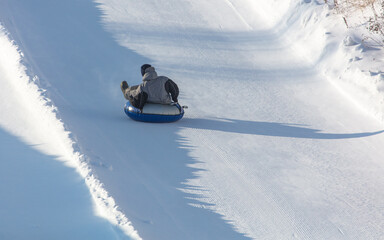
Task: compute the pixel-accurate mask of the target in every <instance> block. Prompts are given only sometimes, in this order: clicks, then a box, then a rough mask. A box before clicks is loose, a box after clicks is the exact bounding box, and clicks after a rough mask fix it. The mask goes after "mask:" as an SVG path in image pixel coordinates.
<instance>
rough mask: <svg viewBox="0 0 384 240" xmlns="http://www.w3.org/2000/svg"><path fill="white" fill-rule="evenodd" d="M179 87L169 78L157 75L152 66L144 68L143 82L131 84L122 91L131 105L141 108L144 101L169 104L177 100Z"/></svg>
mask: <svg viewBox="0 0 384 240" xmlns="http://www.w3.org/2000/svg"><path fill="white" fill-rule="evenodd" d="M178 96H179V88H178V86H177V84H176V83H174V82H173V81H172V80H171V79H169V78H167V77H163V76H160V77H159V76H157V73H156V71H155V68H154V67H149V68H147V69H146V70H145V74H144V76H143V83H141V84H140V85H135V86H131V87H129V88H128V89H126V90H125V92H124V97H125V98H126V99H128V100H129V101H130V102H131V104H132V106H134V107H136V108H140V109H142V108H143V106H144V105H145V103H147V102H150V103H160V104H170V103H172V101H174V102H177V101H178V99H177V98H178Z"/></svg>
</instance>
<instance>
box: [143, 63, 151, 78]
mask: <svg viewBox="0 0 384 240" xmlns="http://www.w3.org/2000/svg"><path fill="white" fill-rule="evenodd" d="M149 67H152V66H151V65H150V64H144V65H143V66H141V76H144V74H145V70H146V69H147V68H149Z"/></svg>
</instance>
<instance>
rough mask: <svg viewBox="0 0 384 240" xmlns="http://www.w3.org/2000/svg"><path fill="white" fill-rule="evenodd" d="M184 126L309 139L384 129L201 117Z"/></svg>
mask: <svg viewBox="0 0 384 240" xmlns="http://www.w3.org/2000/svg"><path fill="white" fill-rule="evenodd" d="M181 126H182V127H186V128H195V129H202V130H214V131H222V132H229V133H240V134H250V135H262V136H271V137H288V138H307V139H335V140H336V139H350V138H362V137H369V136H373V135H377V134H380V133H383V132H384V130H381V131H375V132H361V133H323V132H322V131H321V130H318V129H312V128H308V127H306V126H305V125H300V124H290V123H277V122H258V121H245V120H236V119H228V118H218V119H200V118H188V119H185V120H184V121H182V123H181Z"/></svg>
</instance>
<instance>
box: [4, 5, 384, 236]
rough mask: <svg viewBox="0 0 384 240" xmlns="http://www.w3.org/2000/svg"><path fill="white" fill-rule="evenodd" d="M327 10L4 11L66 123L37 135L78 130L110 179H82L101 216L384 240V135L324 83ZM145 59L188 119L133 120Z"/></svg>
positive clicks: (213, 229)
mask: <svg viewBox="0 0 384 240" xmlns="http://www.w3.org/2000/svg"><path fill="white" fill-rule="evenodd" d="M328 13H329V12H328V10H327V9H325V8H324V7H322V6H321V5H317V4H316V3H315V2H311V1H279V0H275V1H264V2H263V3H259V2H258V3H255V2H254V1H250V0H237V1H234V0H232V1H230V0H225V1H219V0H212V1H208V2H207V1H204V0H194V1H177V0H171V1H169V0H168V1H163V0H156V1H155V0H146V1H123V0H97V4H96V3H93V2H91V1H76V0H67V1H50V0H40V1H38V2H32V1H28V0H18V1H5V2H4V1H3V2H0V21H1V22H3V24H4V26H5V27H6V28H7V30H8V31H9V32H10V34H11V36H12V37H13V39H15V41H16V43H17V44H18V45H19V46H20V48H21V49H22V51H23V52H24V54H25V65H26V67H27V69H28V71H29V74H30V76H34V75H35V74H36V75H37V76H38V78H35V79H36V84H37V85H38V86H39V87H40V88H44V89H46V90H47V91H46V93H45V96H46V97H47V98H49V99H50V100H51V101H52V103H53V104H54V106H55V107H56V108H57V116H58V117H59V119H60V120H61V121H62V123H63V125H64V126H62V127H65V130H61V131H59V130H58V133H63V134H64V136H59V137H57V139H52V140H50V139H51V138H50V136H46V135H39V133H40V131H37V133H33V134H37V135H36V136H40V137H41V138H42V139H44V140H48V142H50V143H51V144H52V145H54V146H56V143H57V142H61V141H64V140H65V141H66V139H67V138H68V136H67V135H68V132H66V131H70V132H71V135H70V136H69V137H70V138H69V139H70V140H72V141H74V143H75V144H72V145H71V146H72V147H73V149H72V150H71V149H70V148H69V150H68V151H69V152H74V153H78V154H80V155H81V156H82V158H81V159H79V160H78V161H79V162H80V163H81V164H79V165H80V167H79V166H77V167H78V169H80V170H81V169H82V168H81V166H85V169H87V172H86V174H85V175H84V174H83V175H82V176H83V177H85V178H86V179H87V176H92V177H94V179H95V181H96V180H97V181H100V182H101V183H102V185H97V187H93V188H92V184H89V182H87V181H86V183H87V185H88V186H89V187H90V188H91V192H92V194H93V197H94V199H95V201H96V203H97V206H98V208H100V209H102V210H100V209H99V211H98V214H99V215H101V216H103V217H105V218H107V219H109V220H110V221H111V222H113V223H114V224H117V225H119V226H120V227H121V228H122V230H124V232H125V233H126V234H127V235H129V236H130V237H131V238H133V239H139V238H143V239H287V238H288V239H290V238H292V239H295V238H298V239H378V238H380V236H381V233H382V232H383V228H384V226H383V223H384V221H383V220H384V219H383V216H382V214H381V211H380V210H381V209H382V208H383V207H384V201H383V200H382V199H384V198H383V197H384V196H383V193H382V191H381V189H382V188H383V185H384V177H383V176H384V175H383V172H384V169H383V164H382V159H383V157H384V156H383V155H384V153H383V152H382V151H381V146H382V145H383V143H384V139H383V134H382V132H383V131H382V129H383V128H382V124H381V123H380V121H378V120H377V119H376V118H374V117H373V116H372V115H370V114H368V113H366V112H364V111H361V109H360V108H359V107H357V106H356V105H354V104H352V103H351V101H350V100H349V99H348V98H345V96H344V95H342V94H340V91H339V90H338V89H337V88H335V87H334V84H331V83H330V81H327V78H328V76H327V77H324V75H323V73H324V69H327V66H329V65H326V64H324V63H327V61H326V60H328V59H327V58H326V57H324V56H331V55H332V53H333V52H334V50H335V49H336V50H337V49H339V48H338V47H339V45H332V44H330V39H332V37H334V35H332V34H329V33H328V31H327V29H326V27H327V26H328V25H326V24H324V22H322V19H325V18H327V14H328ZM326 23H327V22H326ZM340 59H341V60H340ZM335 61H343V58H339V59H336V60H335ZM143 63H151V64H153V65H154V66H155V67H156V68H157V70H158V72H159V74H164V75H167V76H169V77H170V78H172V79H173V80H175V81H176V82H177V83H178V84H179V87H180V89H181V91H182V93H181V96H180V102H181V103H182V104H186V105H188V106H189V107H190V109H189V110H188V111H187V113H186V116H185V117H184V119H182V120H181V121H179V122H177V123H174V124H143V123H138V122H133V121H130V120H129V119H127V117H126V116H125V115H124V113H123V111H122V106H123V104H124V99H123V97H122V94H121V92H120V89H119V83H120V82H121V81H122V80H124V79H125V80H127V81H128V83H129V84H130V85H131V84H136V83H138V82H139V81H140V74H139V67H140V65H141V64H143ZM335 71H336V70H335ZM331 77H332V76H331ZM339 88H340V87H339ZM11 107H12V106H11ZM33 109H34V108H33ZM34 110H35V109H34ZM8 111H9V110H8ZM368 112H369V111H368ZM43 115H44V114H43ZM3 118H4V117H2V119H3ZM27 122H28V124H31V127H30V128H31V129H35V128H39V126H40V125H39V124H40V123H39V121H37V120H34V119H29V121H27ZM2 126H3V127H4V125H2ZM4 128H7V129H8V131H10V132H15V131H16V130H17V129H18V124H15V125H10V126H5V127H4ZM40 128H41V127H40ZM65 133H66V134H67V135H66V134H65ZM31 134H32V133H29V132H27V133H26V134H25V136H23V137H24V138H25V139H31V143H33V141H34V140H33V139H35V138H36V136H35V135H31ZM16 135H17V134H16ZM31 136H32V138H29V137H31ZM63 139H64V140H63ZM47 149H48V150H51V149H52V148H51V147H49V146H47V147H42V148H41V149H40V150H43V151H47ZM62 150H63V148H62V147H59V148H57V149H56V150H54V151H56V153H52V154H56V155H62V154H63V153H62V152H61V151H62ZM80 172H81V171H80ZM94 190H98V191H101V190H103V193H104V194H106V193H105V192H104V190H106V191H108V197H105V196H100V195H98V194H97V193H96V194H95V192H94ZM112 198H113V200H112ZM105 199H109V201H105ZM108 203H111V204H110V205H111V206H109V204H108ZM115 203H116V206H118V207H117V208H115V207H116V206H115ZM111 208H112V209H111ZM113 210H116V211H113ZM130 224H132V226H133V228H134V229H133V228H131V226H130ZM136 231H137V233H138V234H136Z"/></svg>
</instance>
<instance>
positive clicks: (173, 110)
mask: <svg viewBox="0 0 384 240" xmlns="http://www.w3.org/2000/svg"><path fill="white" fill-rule="evenodd" d="M124 112H125V113H126V114H127V115H128V117H130V118H131V119H133V120H135V121H140V122H152V123H167V122H175V121H178V120H180V119H181V118H182V117H183V116H184V109H183V107H181V106H180V105H179V104H178V103H176V104H171V105H163V104H155V103H147V104H145V105H144V108H143V111H142V112H140V109H138V108H135V107H134V106H132V105H131V104H130V102H129V101H128V102H127V103H126V104H125V106H124Z"/></svg>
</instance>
